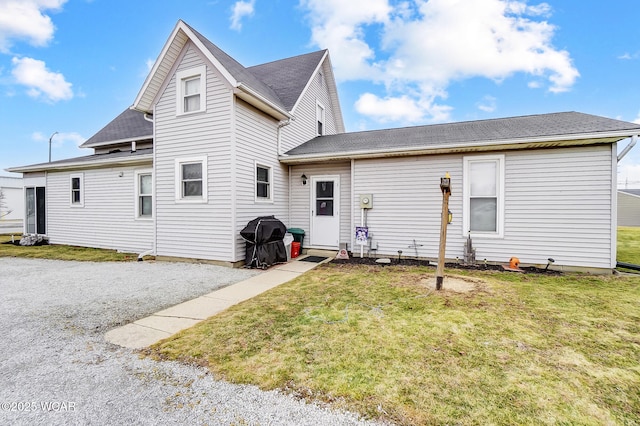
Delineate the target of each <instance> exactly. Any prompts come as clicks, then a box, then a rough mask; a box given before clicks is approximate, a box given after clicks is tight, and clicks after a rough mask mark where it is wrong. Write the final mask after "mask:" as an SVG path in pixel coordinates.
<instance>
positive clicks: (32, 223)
mask: <svg viewBox="0 0 640 426" xmlns="http://www.w3.org/2000/svg"><path fill="white" fill-rule="evenodd" d="M25 198H26V199H25V208H26V210H27V211H26V222H27V226H26V230H27V233H28V234H35V233H36V192H35V189H34V188H27V189H26V190H25Z"/></svg>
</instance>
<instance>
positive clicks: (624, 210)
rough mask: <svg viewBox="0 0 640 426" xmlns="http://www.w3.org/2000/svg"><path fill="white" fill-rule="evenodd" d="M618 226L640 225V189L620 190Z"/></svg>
mask: <svg viewBox="0 0 640 426" xmlns="http://www.w3.org/2000/svg"><path fill="white" fill-rule="evenodd" d="M618 226H640V189H619V190H618Z"/></svg>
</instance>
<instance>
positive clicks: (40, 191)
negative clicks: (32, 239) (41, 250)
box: [36, 186, 47, 235]
mask: <svg viewBox="0 0 640 426" xmlns="http://www.w3.org/2000/svg"><path fill="white" fill-rule="evenodd" d="M46 210H47V209H46V207H45V188H44V187H43V186H39V187H37V188H36V222H37V223H36V232H37V233H38V234H42V235H44V234H46V233H47V221H46V213H45V212H46Z"/></svg>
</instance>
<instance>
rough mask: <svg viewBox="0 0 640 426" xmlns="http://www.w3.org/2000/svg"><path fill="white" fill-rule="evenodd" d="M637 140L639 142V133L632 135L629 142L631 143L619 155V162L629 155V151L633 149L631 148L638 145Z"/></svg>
mask: <svg viewBox="0 0 640 426" xmlns="http://www.w3.org/2000/svg"><path fill="white" fill-rule="evenodd" d="M636 142H638V135H633V136H631V142H629V145H627V146H626V147H625V149H623V150H622V152H621V153H620V155H618V163H619V162H620V160H622V159H623V158H624V156H625V155H627V153H629V151H631V149H632V148H633V147H634V146H635V145H636Z"/></svg>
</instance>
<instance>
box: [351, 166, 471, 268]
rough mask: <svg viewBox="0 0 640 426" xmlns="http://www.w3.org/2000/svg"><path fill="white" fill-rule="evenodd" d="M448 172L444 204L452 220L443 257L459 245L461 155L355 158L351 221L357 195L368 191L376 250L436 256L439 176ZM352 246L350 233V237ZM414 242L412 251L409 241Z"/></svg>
mask: <svg viewBox="0 0 640 426" xmlns="http://www.w3.org/2000/svg"><path fill="white" fill-rule="evenodd" d="M446 172H449V173H450V175H451V196H450V198H449V210H451V212H452V213H453V222H452V223H451V224H450V225H449V228H448V230H447V246H446V247H447V250H446V256H447V257H448V258H455V257H456V256H459V254H457V253H456V252H455V250H456V249H457V248H458V247H460V249H461V248H462V244H463V240H462V238H461V237H460V235H461V234H462V224H461V222H462V157H460V156H444V155H443V156H423V157H403V158H389V159H379V160H356V161H355V164H354V176H353V177H352V179H353V180H354V183H355V184H354V194H353V199H352V200H351V203H352V204H353V205H354V206H355V208H354V212H353V219H352V220H353V223H354V226H360V221H361V209H360V195H361V194H372V195H373V208H372V209H370V210H368V211H367V216H366V219H367V225H368V226H369V234H370V236H372V239H373V241H374V242H376V243H377V244H378V254H381V255H388V256H396V257H397V256H398V250H402V253H403V256H412V257H414V256H416V252H417V255H418V256H419V257H429V258H437V256H438V247H439V238H440V219H441V218H440V215H441V213H442V191H441V189H440V178H442V177H444V176H445V173H446ZM350 241H351V247H353V236H352V238H351V240H350ZM416 245H417V251H416V248H414V246H416Z"/></svg>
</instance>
